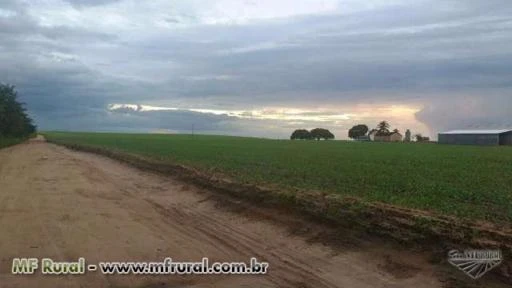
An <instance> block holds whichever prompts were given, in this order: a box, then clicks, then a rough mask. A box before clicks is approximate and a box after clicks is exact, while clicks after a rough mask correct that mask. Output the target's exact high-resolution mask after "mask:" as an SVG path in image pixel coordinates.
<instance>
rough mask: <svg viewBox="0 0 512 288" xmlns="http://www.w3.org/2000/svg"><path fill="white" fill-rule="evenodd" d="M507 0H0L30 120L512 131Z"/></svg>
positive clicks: (132, 125)
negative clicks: (385, 123)
mask: <svg viewBox="0 0 512 288" xmlns="http://www.w3.org/2000/svg"><path fill="white" fill-rule="evenodd" d="M511 51H512V2H511V1H510V0H482V1H477V0H464V1H460V0H457V1H452V0H439V1H433V0H416V1H415V0H365V1H361V0H346V1H342V0H246V1H244V0H209V1H202V0H166V1H164V0H152V1H140V0H67V1H63V0H61V1H57V0H44V1H43V0H30V1H28V0H27V1H21V0H20V1H14V0H1V1H0V63H1V64H0V82H3V83H10V84H14V85H16V86H17V89H18V91H19V93H20V96H21V98H22V100H23V101H24V102H26V104H27V108H28V109H29V111H30V114H31V115H32V116H33V118H34V119H35V120H36V122H37V124H38V126H39V129H40V130H79V131H128V132H162V133H174V132H180V133H183V132H185V133H189V132H190V131H191V130H192V129H194V130H195V131H196V133H197V132H200V133H214V134H229V135H250V136H258V137H261V136H264V137H272V138H284V137H288V136H289V135H290V133H291V132H292V131H293V130H294V129H298V128H307V129H310V128H316V127H325V128H328V129H331V130H332V131H333V132H334V134H336V136H337V138H339V139H343V138H346V134H347V129H349V128H350V127H352V126H353V125H355V124H359V123H364V124H367V125H368V126H370V127H373V126H375V125H376V124H377V122H378V121H380V120H388V121H389V122H390V123H391V125H392V127H393V128H398V129H400V130H401V131H404V130H405V129H407V128H409V129H411V130H412V131H413V133H416V132H419V133H423V134H424V135H429V136H433V137H435V133H436V132H437V131H440V130H447V129H452V128H457V129H463V128H508V127H512V113H511V111H512V93H511V92H512V53H511Z"/></svg>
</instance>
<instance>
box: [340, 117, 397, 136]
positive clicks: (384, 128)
mask: <svg viewBox="0 0 512 288" xmlns="http://www.w3.org/2000/svg"><path fill="white" fill-rule="evenodd" d="M389 129H391V125H389V123H388V122H387V121H382V122H380V123H379V124H378V125H377V127H376V128H374V129H372V130H369V128H368V126H367V125H365V124H359V125H356V126H354V127H352V128H351V129H350V130H348V137H349V138H351V139H357V138H359V137H363V136H366V135H369V134H371V133H373V132H377V135H388V134H390V133H400V131H399V130H398V129H394V130H393V131H392V132H391V131H390V130H389Z"/></svg>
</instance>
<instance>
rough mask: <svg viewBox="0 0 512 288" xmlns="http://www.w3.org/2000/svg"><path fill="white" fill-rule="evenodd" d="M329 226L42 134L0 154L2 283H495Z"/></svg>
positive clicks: (418, 285) (417, 287) (1, 286)
mask: <svg viewBox="0 0 512 288" xmlns="http://www.w3.org/2000/svg"><path fill="white" fill-rule="evenodd" d="M328 229H329V228H328V227H323V226H321V225H316V224H312V223H309V222H307V221H306V220H301V219H297V217H294V216H292V215H289V214H287V213H279V212H276V211H270V210H265V209H263V208H261V209H260V208H258V207H251V205H247V203H240V202H237V201H236V200H232V199H229V198H226V199H223V198H220V197H219V196H218V195H217V194H216V193H214V192H211V191H208V190H206V189H202V188H198V187H196V186H194V185H191V184H187V183H185V182H181V181H178V180H176V179H173V178H172V177H165V176H162V175H156V174H153V173H149V172H143V171H141V170H139V169H136V168H133V167H131V166H128V165H126V164H122V163H120V162H117V161H115V160H111V159H109V158H106V157H102V156H98V155H95V154H90V153H84V152H76V151H72V150H68V149H66V148H63V147H60V146H56V145H53V144H49V143H46V142H44V140H43V139H41V138H38V139H36V140H32V141H30V142H27V143H25V144H21V145H17V146H14V147H10V148H6V149H3V150H0V288H4V287H52V288H53V287H312V288H313V287H315V288H317V287H319V288H321V287H351V288H358V287H371V288H373V287H407V288H408V287H415V288H421V287H450V286H454V285H458V284H457V283H459V284H460V283H471V285H473V284H475V285H477V284H478V285H481V286H482V287H499V286H500V284H499V282H496V281H493V280H492V278H491V279H490V280H480V282H475V283H473V282H464V281H465V280H459V279H461V278H464V277H465V276H463V275H461V273H460V272H458V271H456V270H455V269H454V268H453V269H452V268H450V267H438V266H439V265H437V266H434V265H433V264H430V263H431V261H430V260H431V259H429V257H428V255H427V254H426V253H423V252H411V251H410V249H400V248H399V247H398V246H396V245H395V246H393V245H388V244H382V243H376V242H375V240H369V239H364V238H363V239H359V238H357V235H351V234H350V233H348V232H346V233H342V235H338V237H339V238H338V239H336V241H335V242H338V245H332V243H328V244H325V243H324V242H329V241H323V240H325V239H324V238H327V237H328V236H325V235H327V231H328ZM324 236H325V237H324ZM331 242H332V241H331ZM322 243H324V244H322ZM18 257H28V258H32V257H38V258H42V257H49V258H53V259H55V260H60V261H72V260H76V259H78V258H79V257H85V259H86V260H87V262H89V263H97V262H99V261H151V262H154V261H162V260H163V259H164V258H165V257H172V258H173V260H176V261H178V260H179V261H199V260H200V259H201V258H202V257H209V258H210V259H211V260H212V261H222V262H224V261H248V260H249V258H250V257H257V258H258V259H259V260H261V261H267V262H269V264H270V268H269V274H268V275H259V276H244V275H236V276H235V275H229V276H190V275H188V276H176V275H167V276H135V275H126V276H105V275H102V274H101V273H99V272H96V273H95V272H88V273H87V274H86V275H82V276H45V275H40V274H39V273H37V272H36V274H34V275H30V276H21V275H12V274H11V263H12V259H13V258H18ZM459 281H463V282H459Z"/></svg>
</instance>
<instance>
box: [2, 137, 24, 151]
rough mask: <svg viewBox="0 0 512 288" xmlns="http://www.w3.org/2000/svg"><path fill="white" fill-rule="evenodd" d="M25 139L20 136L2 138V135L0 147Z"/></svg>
mask: <svg viewBox="0 0 512 288" xmlns="http://www.w3.org/2000/svg"><path fill="white" fill-rule="evenodd" d="M25 140H26V139H22V138H2V137H0V149H2V148H5V147H9V146H12V145H16V144H19V143H21V142H23V141H25Z"/></svg>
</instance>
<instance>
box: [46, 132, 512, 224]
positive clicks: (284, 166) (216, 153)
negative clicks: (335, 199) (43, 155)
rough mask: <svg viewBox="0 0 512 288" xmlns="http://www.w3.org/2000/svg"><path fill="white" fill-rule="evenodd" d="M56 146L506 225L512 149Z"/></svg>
mask: <svg viewBox="0 0 512 288" xmlns="http://www.w3.org/2000/svg"><path fill="white" fill-rule="evenodd" d="M44 135H45V136H46V137H47V138H48V139H49V140H52V141H54V142H57V143H59V142H60V143H67V144H82V145H88V146H95V147H104V148H109V149H115V150H117V151H123V152H129V153H135V154H140V155H144V156H147V157H152V158H155V159H159V160H164V161H170V162H172V163H177V164H184V165H188V166H192V167H195V168H200V169H208V170H209V171H216V172H222V173H224V174H225V175H227V176H230V177H231V178H232V179H235V180H237V181H240V182H243V183H252V184H259V185H261V184H272V185H274V186H277V187H282V188H283V189H290V188H299V189H305V190H319V191H325V192H327V193H336V194H339V195H342V196H355V197H359V198H361V199H363V200H365V201H379V202H385V203H390V204H395V205H400V206H404V207H409V208H418V209H424V210H429V211H434V212H438V213H441V214H444V215H455V216H459V217H463V218H467V219H479V220H489V221H493V222H496V223H510V222H511V221H512V148H511V147H478V146H444V145H437V144H412V143H410V144H406V143H370V142H348V141H288V140H267V139H257V138H242V137H226V136H205V135H195V136H191V135H151V134H106V133H63V132H48V133H44Z"/></svg>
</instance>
